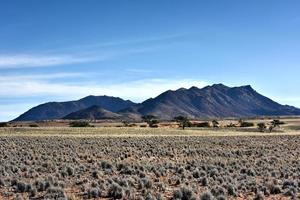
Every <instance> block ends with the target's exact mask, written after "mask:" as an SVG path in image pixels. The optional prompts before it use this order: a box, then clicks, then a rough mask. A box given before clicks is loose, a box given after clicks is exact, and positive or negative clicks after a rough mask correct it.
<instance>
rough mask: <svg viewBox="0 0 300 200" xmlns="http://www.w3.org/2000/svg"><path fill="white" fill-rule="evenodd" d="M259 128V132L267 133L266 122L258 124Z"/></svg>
mask: <svg viewBox="0 0 300 200" xmlns="http://www.w3.org/2000/svg"><path fill="white" fill-rule="evenodd" d="M257 127H258V130H259V131H260V132H265V131H266V128H267V126H266V124H265V123H264V122H261V123H258V124H257Z"/></svg>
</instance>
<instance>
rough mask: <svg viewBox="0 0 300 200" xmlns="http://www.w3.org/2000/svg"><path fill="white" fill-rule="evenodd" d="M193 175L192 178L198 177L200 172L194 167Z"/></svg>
mask: <svg viewBox="0 0 300 200" xmlns="http://www.w3.org/2000/svg"><path fill="white" fill-rule="evenodd" d="M193 177H194V178H200V172H199V170H198V169H196V170H195V171H193Z"/></svg>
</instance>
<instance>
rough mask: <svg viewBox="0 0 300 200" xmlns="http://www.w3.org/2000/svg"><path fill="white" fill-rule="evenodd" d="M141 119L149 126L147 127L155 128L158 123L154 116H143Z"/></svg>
mask: <svg viewBox="0 0 300 200" xmlns="http://www.w3.org/2000/svg"><path fill="white" fill-rule="evenodd" d="M142 119H143V121H144V122H146V123H147V124H148V125H149V127H157V124H158V123H159V120H158V118H157V117H156V116H154V115H145V116H143V117H142Z"/></svg>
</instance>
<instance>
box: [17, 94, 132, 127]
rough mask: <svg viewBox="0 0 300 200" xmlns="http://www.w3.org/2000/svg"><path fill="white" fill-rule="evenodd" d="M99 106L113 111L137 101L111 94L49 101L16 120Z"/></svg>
mask: <svg viewBox="0 0 300 200" xmlns="http://www.w3.org/2000/svg"><path fill="white" fill-rule="evenodd" d="M94 105H96V106H99V107H101V108H103V109H106V110H108V111H111V112H117V111H119V110H121V109H124V108H127V107H129V106H133V105H135V103H133V102H131V101H129V100H127V101H125V100H123V99H121V98H119V97H110V96H87V97H84V98H82V99H79V100H77V101H67V102H49V103H45V104H41V105H38V106H36V107H34V108H31V109H30V110H28V111H27V112H25V113H24V114H22V115H20V116H19V117H18V118H16V119H14V121H38V120H51V119H60V118H63V117H65V116H66V115H68V114H70V113H72V112H76V111H79V110H82V109H86V108H88V107H91V106H94Z"/></svg>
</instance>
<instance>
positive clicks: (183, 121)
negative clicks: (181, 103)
mask: <svg viewBox="0 0 300 200" xmlns="http://www.w3.org/2000/svg"><path fill="white" fill-rule="evenodd" d="M174 120H175V121H176V122H178V123H180V126H181V127H182V129H183V130H184V129H185V127H189V126H191V124H192V123H191V122H190V120H189V119H188V118H187V117H184V116H177V117H174Z"/></svg>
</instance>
